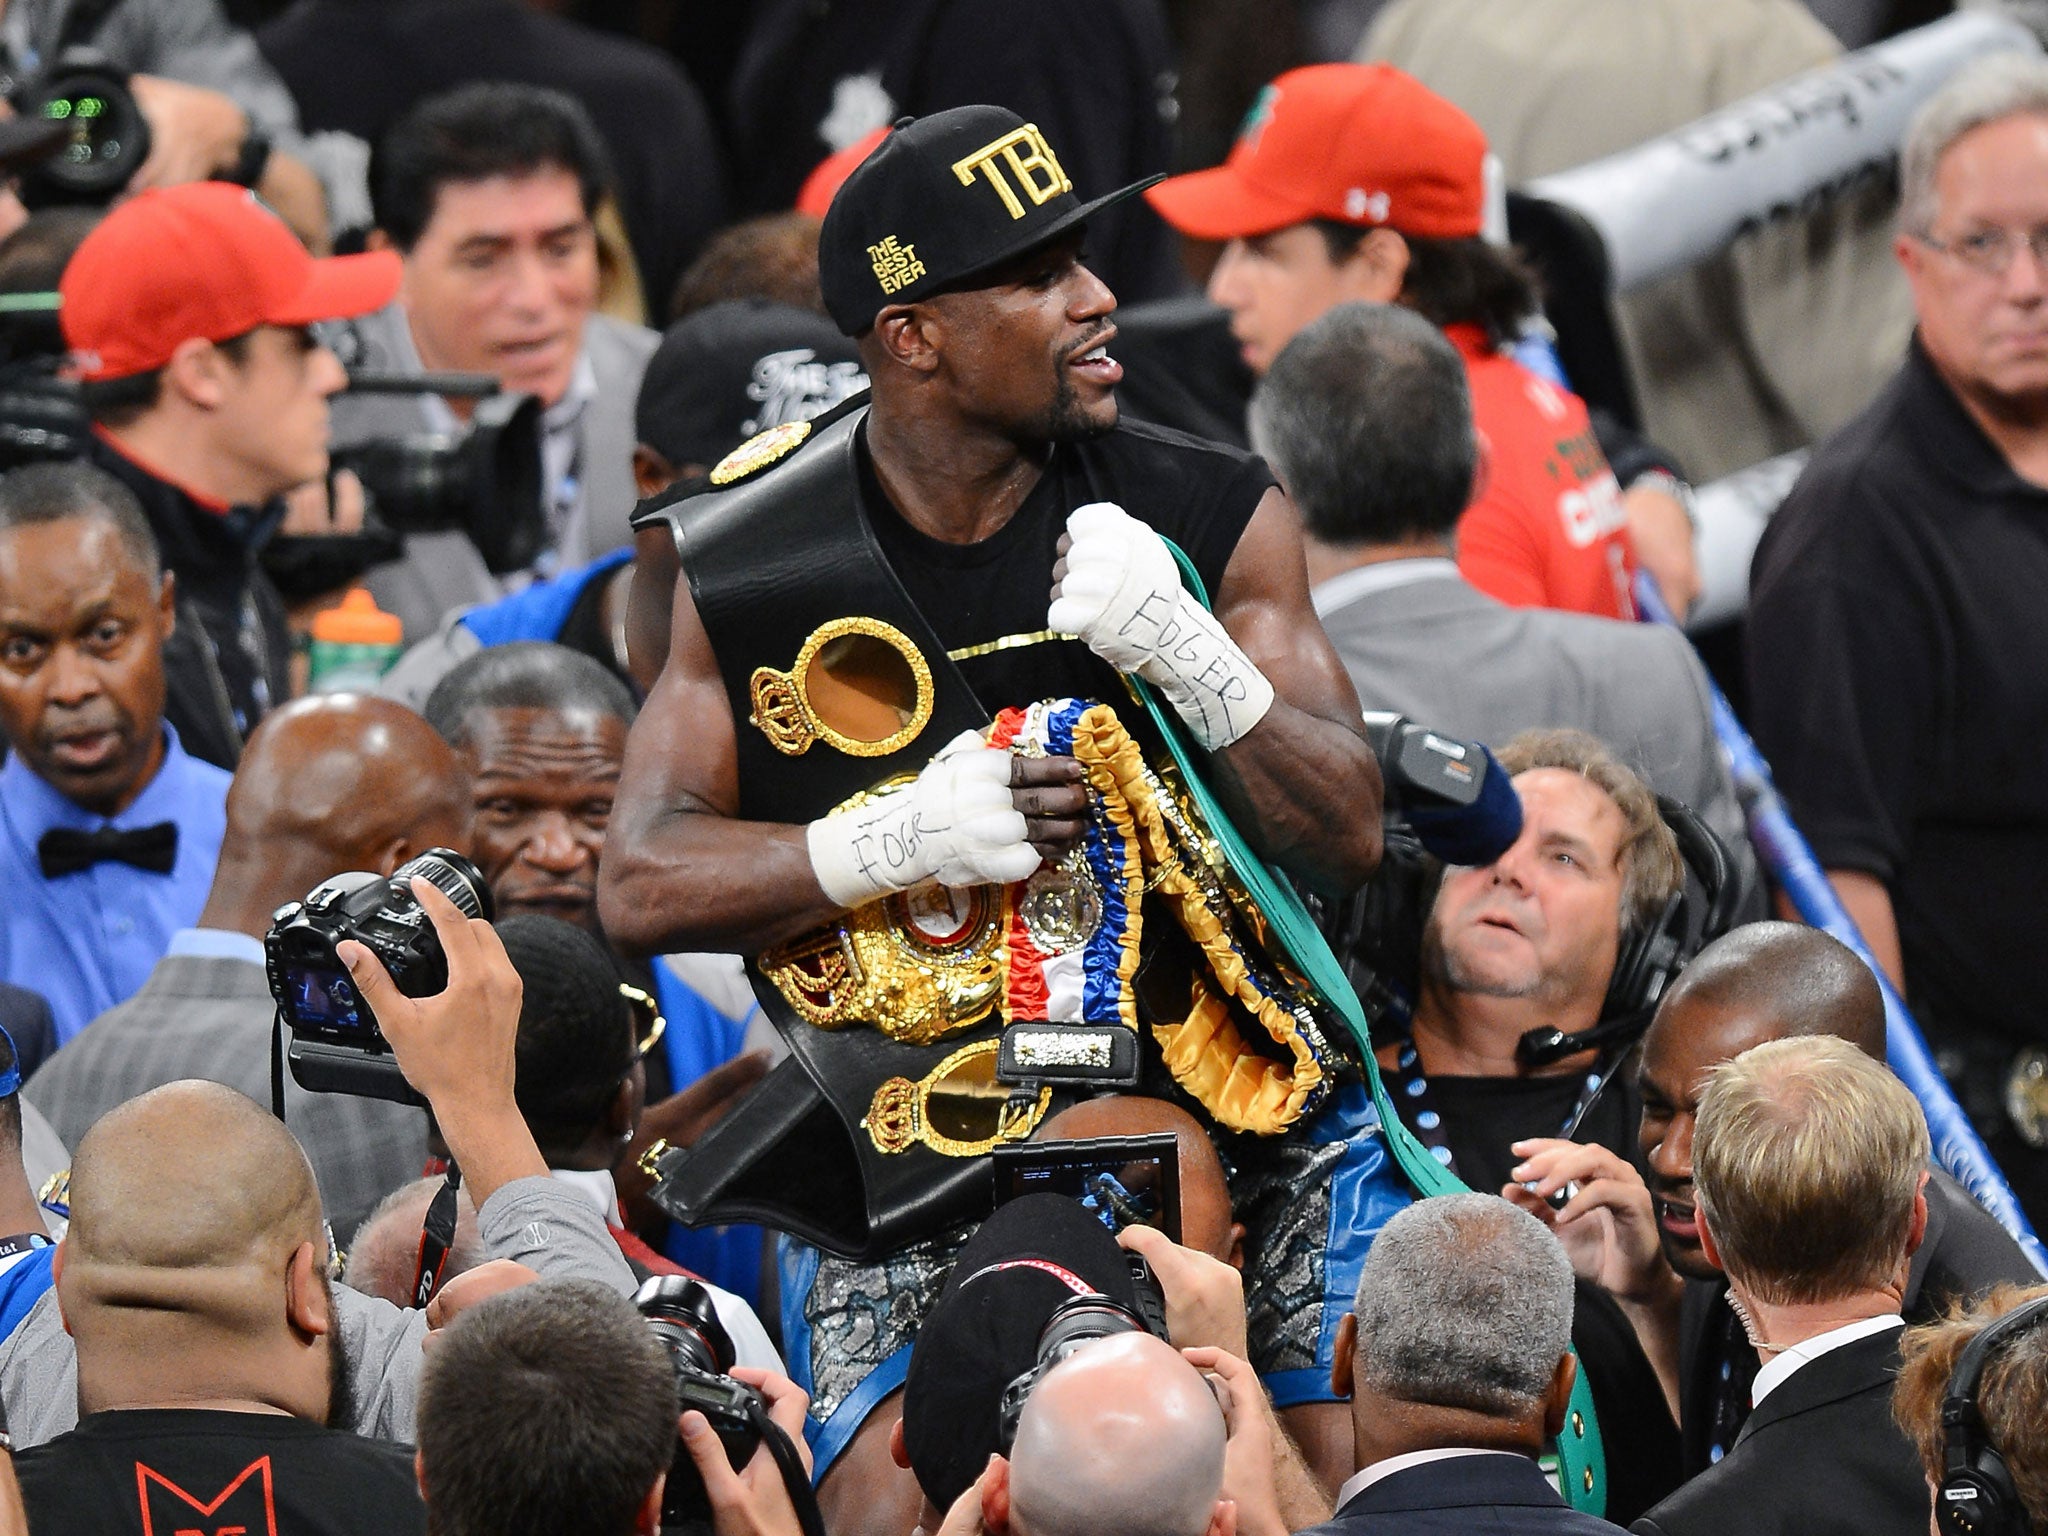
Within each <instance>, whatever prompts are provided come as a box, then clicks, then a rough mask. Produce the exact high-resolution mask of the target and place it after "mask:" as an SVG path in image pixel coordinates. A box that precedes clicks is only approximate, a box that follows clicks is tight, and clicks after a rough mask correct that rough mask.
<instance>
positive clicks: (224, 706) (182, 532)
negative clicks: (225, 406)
mask: <svg viewBox="0 0 2048 1536" xmlns="http://www.w3.org/2000/svg"><path fill="white" fill-rule="evenodd" d="M86 457H87V459H88V461H89V462H90V463H92V464H93V465H95V466H96V467H98V468H100V469H103V470H105V471H106V472H107V473H108V474H110V475H112V476H113V477H114V478H115V479H116V480H119V481H120V482H121V483H122V484H123V485H125V486H127V487H128V489H129V490H131V491H133V492H134V493H135V497H136V500H138V501H140V502H141V503H142V511H143V515H144V516H146V517H147V518H148V519H149V526H150V531H151V532H152V533H154V534H155V535H156V542H157V548H158V550H159V551H160V552H161V553H162V555H163V562H164V565H165V567H166V568H167V569H168V570H169V571H170V572H171V573H172V574H173V575H174V576H176V577H177V588H178V614H179V625H178V628H177V630H176V631H175V632H174V633H173V634H172V636H171V639H170V641H169V642H168V643H167V644H166V645H165V647H164V662H165V672H166V674H167V682H168V685H169V697H168V699H167V700H166V703H165V707H164V715H165V717H166V718H167V719H168V720H169V721H170V722H171V724H172V725H173V726H175V727H176V728H177V731H178V740H179V741H180V743H181V744H183V746H184V747H185V749H186V750H187V751H188V752H190V753H192V755H193V756H195V757H198V758H200V759H202V760H203V761H206V762H209V763H213V764H214V765H215V766H217V767H221V768H228V769H232V768H233V767H234V766H235V761H236V759H237V757H238V756H239V755H240V753H241V747H242V742H243V740H244V739H246V738H247V736H248V734H249V732H250V731H252V730H254V729H255V728H256V723H257V722H258V721H259V720H261V719H262V718H263V716H264V715H265V714H266V713H267V712H268V711H269V710H270V709H271V708H272V707H273V706H274V705H277V704H280V703H282V702H283V701H284V700H285V699H287V698H289V697H290V696H291V671H290V667H291V637H290V634H289V632H288V631H287V629H286V627H285V613H284V602H283V600H282V599H281V598H280V597H279V596H278V594H277V588H276V587H275V586H273V585H272V583H271V580H270V578H269V576H267V575H265V574H264V571H263V568H262V565H261V563H260V556H261V554H262V551H263V546H264V545H265V543H267V542H268V541H269V539H270V537H271V535H272V534H273V533H274V532H275V531H276V529H277V525H278V523H279V522H280V521H281V520H282V518H283V515H284V504H283V503H282V502H273V503H272V504H270V505H269V506H267V507H226V508H220V507H213V506H208V505H206V504H204V503H202V502H200V501H198V500H197V499H195V498H194V497H193V496H191V495H190V494H189V493H188V492H186V491H185V490H184V489H182V488H181V487H179V486H176V485H173V484H172V483H171V482H170V481H168V480H160V479H158V478H157V477H156V476H155V475H154V474H152V473H151V472H150V471H149V470H148V469H146V468H145V467H143V466H142V465H141V464H138V463H136V462H135V461H134V460H133V459H131V458H129V457H128V456H127V455H126V454H124V453H122V452H120V451H119V450H117V449H115V448H113V447H112V446H111V445H109V444H108V443H107V441H106V440H105V439H103V438H101V437H99V436H97V435H95V436H94V437H93V439H92V441H91V444H90V446H89V448H88V450H87V455H86ZM195 631H196V633H195Z"/></svg>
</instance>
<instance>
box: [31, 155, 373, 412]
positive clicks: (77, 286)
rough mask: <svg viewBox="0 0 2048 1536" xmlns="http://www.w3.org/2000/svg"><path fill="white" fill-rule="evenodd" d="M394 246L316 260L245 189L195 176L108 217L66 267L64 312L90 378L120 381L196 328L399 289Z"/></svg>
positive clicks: (214, 331)
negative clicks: (365, 253)
mask: <svg viewBox="0 0 2048 1536" xmlns="http://www.w3.org/2000/svg"><path fill="white" fill-rule="evenodd" d="M398 280H399V261H398V257H397V256H396V255H395V254H394V253H392V252H390V251H374V252H371V253H370V254H368V255H363V256H330V257H327V258H326V259H324V260H316V259H315V258H314V257H313V256H312V254H311V253H310V252H308V251H307V249H306V248H305V246H303V245H301V244H300V243H299V237H298V236H297V235H295V234H293V233H292V232H291V229H290V228H289V227H288V226H287V225H286V224H285V222H284V220H283V219H281V218H279V217H278V216H277V215H276V214H275V213H273V212H271V210H270V209H269V208H268V207H266V206H265V205H264V204H263V202H262V201H261V200H260V199H259V198H258V197H257V196H256V194H255V193H254V192H251V191H249V190H248V189H247V188H246V187H237V186H232V185H230V184H229V183H227V182H222V181H199V182H191V183H188V184H186V185H184V186H177V187H165V188H163V189H161V190H158V191H152V192H144V193H142V194H141V195H140V196H137V197H132V198H130V199H129V200H128V201H126V202H124V203H122V204H121V205H120V206H119V207H117V208H115V209H114V210H113V212H111V213H109V214H108V215H107V216H106V218H104V219H102V220H101V221H100V223H99V226H98V227H97V228H96V229H94V230H93V232H92V233H91V234H89V235H87V236H86V237H85V240H84V243H82V244H81V245H80V246H79V247H78V251H77V253H76V254H75V255H73V256H72V258H71V261H70V264H69V265H68V266H66V267H65V269H64V278H63V281H62V282H60V283H59V284H58V292H59V293H60V294H61V295H62V296H63V301H64V302H63V308H62V309H60V310H59V311H58V318H59V320H60V321H61V322H62V324H63V327H64V340H65V342H66V343H67V344H68V345H69V346H70V348H71V350H72V353H73V360H74V362H75V364H76V367H77V376H78V377H79V378H81V379H120V378H126V377H127V376H128V375H130V374H135V373H147V372H149V371H150V370H151V369H152V368H161V367H163V366H164V364H166V363H168V362H169V361H170V360H171V354H172V352H174V351H176V350H177V348H178V346H179V344H180V343H181V342H185V341H189V340H190V339H191V338H193V337H195V336H198V337H203V338H205V339H206V340H207V341H226V340H227V339H228V338H229V337H231V336H240V335H241V334H243V333H244V332H245V331H253V330H254V329H256V327H257V326H259V325H285V326H294V325H310V324H312V323H313V322H314V321H316V320H346V319H349V318H351V317H353V316H356V315H365V314H368V313H369V312H370V311H371V310H373V309H382V308H383V307H384V306H385V305H386V304H389V303H390V302H391V301H392V299H394V298H395V297H397V295H398Z"/></svg>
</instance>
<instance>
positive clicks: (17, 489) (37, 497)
mask: <svg viewBox="0 0 2048 1536" xmlns="http://www.w3.org/2000/svg"><path fill="white" fill-rule="evenodd" d="M73 518H90V519H96V520H97V521H99V522H102V523H105V524H106V525H107V526H108V527H109V528H111V529H113V531H114V535H115V537H116V538H118V539H119V540H120V542H121V545H122V547H123V548H124V549H125V550H126V551H127V553H128V557H129V558H130V559H131V560H133V561H134V562H135V565H136V568H137V569H138V570H140V571H141V572H142V573H143V574H144V575H145V576H147V577H148V578H149V582H150V585H151V586H157V585H159V584H160V583H161V582H162V580H163V574H164V566H163V557H162V555H161V554H160V553H159V552H158V549H157V542H156V534H155V532H154V531H153V530H152V529H151V528H150V526H149V518H148V517H147V516H146V515H145V514H144V512H143V510H142V503H141V502H139V501H137V500H136V499H135V493H134V492H133V491H131V490H129V489H128V487H127V486H125V485H123V484H122V483H121V482H120V481H118V480H116V479H115V478H114V477H113V476H112V475H110V474H108V473H107V472H106V471H105V470H103V469H95V468H94V467H93V466H92V465H90V464H86V463H83V462H80V461H70V462H65V463H43V464H24V465H22V466H21V467H20V468H19V469H13V470H9V471H8V472H7V473H6V474H4V475H0V533H8V532H12V531H13V530H14V529H16V528H32V527H35V526H36V525H38V524H41V523H63V522H69V521H70V520H71V519H73Z"/></svg>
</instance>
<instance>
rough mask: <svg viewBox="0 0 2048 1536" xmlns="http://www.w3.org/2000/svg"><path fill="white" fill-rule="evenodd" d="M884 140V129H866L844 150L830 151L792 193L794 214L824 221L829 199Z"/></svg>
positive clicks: (885, 131)
mask: <svg viewBox="0 0 2048 1536" xmlns="http://www.w3.org/2000/svg"><path fill="white" fill-rule="evenodd" d="M887 137H889V130H888V129H887V128H873V129H870V130H869V131H868V132H866V133H864V134H862V135H861V136H860V137H859V138H857V139H855V140H854V141H853V142H852V143H851V144H849V145H847V146H846V148H844V149H838V150H834V151H833V152H832V153H831V154H829V155H827V156H826V157H825V158H824V159H822V160H820V161H819V162H818V163H817V165H816V166H815V167H813V168H812V171H811V174H810V175H808V176H806V177H805V178H804V184H803V185H802V186H800V187H798V188H797V189H796V211H797V212H798V213H808V214H809V215H810V216H811V217H812V218H814V219H822V218H823V217H825V210H826V209H828V208H830V207H831V206H832V198H833V196H834V194H836V193H837V192H838V191H839V189H840V187H841V186H843V185H845V182H846V178H847V177H849V176H851V175H852V174H853V173H854V172H855V171H857V170H859V169H860V167H861V162H862V161H864V160H866V159H867V157H868V156H869V155H872V154H873V153H874V152H875V150H876V148H877V147H878V146H879V145H880V144H881V142H882V140H884V139H886V138H887Z"/></svg>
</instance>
